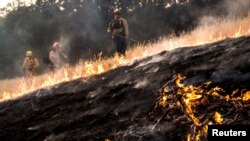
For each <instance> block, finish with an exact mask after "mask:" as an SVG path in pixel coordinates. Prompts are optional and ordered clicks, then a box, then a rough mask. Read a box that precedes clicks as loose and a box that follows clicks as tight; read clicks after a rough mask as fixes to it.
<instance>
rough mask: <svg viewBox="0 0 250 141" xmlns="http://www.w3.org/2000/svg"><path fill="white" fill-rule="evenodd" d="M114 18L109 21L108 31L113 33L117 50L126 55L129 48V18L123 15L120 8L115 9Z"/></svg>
mask: <svg viewBox="0 0 250 141" xmlns="http://www.w3.org/2000/svg"><path fill="white" fill-rule="evenodd" d="M113 15H114V19H113V20H112V21H111V22H110V23H109V26H108V29H107V32H108V33H112V39H113V41H114V44H115V47H116V52H117V53H118V54H119V55H124V56H125V52H126V49H127V43H126V42H127V41H126V40H127V38H128V34H129V30H128V24H127V20H126V19H124V18H123V17H121V13H120V10H119V9H115V10H114V12H113Z"/></svg>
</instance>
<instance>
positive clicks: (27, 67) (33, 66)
mask: <svg viewBox="0 0 250 141" xmlns="http://www.w3.org/2000/svg"><path fill="white" fill-rule="evenodd" d="M39 66H40V64H39V62H38V60H37V58H36V57H34V56H33V53H32V51H27V52H26V57H25V59H24V61H23V70H24V73H25V76H26V77H32V76H34V75H36V74H37V71H38V68H39Z"/></svg>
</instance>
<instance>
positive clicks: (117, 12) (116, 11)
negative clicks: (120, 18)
mask: <svg viewBox="0 0 250 141" xmlns="http://www.w3.org/2000/svg"><path fill="white" fill-rule="evenodd" d="M113 14H121V11H120V10H119V9H118V8H117V9H115V10H114V12H113Z"/></svg>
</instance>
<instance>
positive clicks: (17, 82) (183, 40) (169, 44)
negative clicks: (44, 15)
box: [0, 16, 250, 104]
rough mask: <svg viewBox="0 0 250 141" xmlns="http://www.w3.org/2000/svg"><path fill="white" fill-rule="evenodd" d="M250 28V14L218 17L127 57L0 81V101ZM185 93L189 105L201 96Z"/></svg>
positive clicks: (139, 48) (242, 33) (243, 32)
mask: <svg viewBox="0 0 250 141" xmlns="http://www.w3.org/2000/svg"><path fill="white" fill-rule="evenodd" d="M249 29H250V16H248V17H246V18H243V19H233V20H232V19H231V20H228V19H224V20H221V19H218V22H217V23H215V24H213V25H201V26H199V27H197V28H196V29H195V30H194V31H192V32H190V33H189V34H184V35H182V36H181V37H174V36H170V37H165V38H162V39H161V40H160V41H159V42H157V43H154V44H152V43H150V44H147V45H137V46H135V47H133V48H130V49H129V50H128V51H127V52H126V57H121V56H119V55H115V56H114V57H112V58H101V54H99V55H98V58H97V59H94V60H88V61H80V62H79V64H78V65H76V66H73V67H69V66H65V67H64V68H63V69H61V70H58V71H56V72H54V73H47V74H43V75H40V76H37V77H34V78H15V79H9V80H8V79H7V80H1V81H0V101H5V100H10V99H14V98H17V97H20V96H23V95H25V94H27V93H30V92H32V91H35V90H37V89H41V88H44V87H49V86H52V85H55V84H58V83H61V82H65V81H70V80H74V79H77V78H81V77H90V76H93V75H97V74H101V73H104V72H107V71H109V70H111V69H115V68H117V67H119V66H122V65H127V64H128V63H132V62H134V61H136V60H138V59H142V58H144V57H147V56H150V55H154V54H156V53H159V52H161V51H164V50H173V49H175V48H178V47H187V46H197V45H201V44H206V43H212V42H216V41H219V40H223V39H226V38H234V37H240V36H245V35H249V34H250V30H249ZM178 85H181V84H178ZM184 89H186V90H185V91H188V90H189V89H192V88H184ZM184 89H183V90H184ZM216 92H217V90H215V91H214V93H212V95H217V93H216ZM248 95H249V94H246V95H244V100H249V96H248ZM186 96H187V99H189V100H187V101H185V103H186V104H188V103H190V100H191V101H192V100H195V99H199V96H197V95H194V94H192V93H190V94H189V95H186ZM193 96H194V97H193ZM165 99H166V100H167V97H165Z"/></svg>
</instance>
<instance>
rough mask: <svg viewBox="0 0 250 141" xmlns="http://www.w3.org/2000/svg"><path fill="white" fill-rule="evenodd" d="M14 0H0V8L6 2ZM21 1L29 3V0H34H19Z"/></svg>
mask: <svg viewBox="0 0 250 141" xmlns="http://www.w3.org/2000/svg"><path fill="white" fill-rule="evenodd" d="M14 1H16V0H0V8H2V7H5V6H6V5H7V4H8V3H11V2H14ZM21 1H23V2H26V3H30V2H31V1H33V2H34V1H35V0H21Z"/></svg>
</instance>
